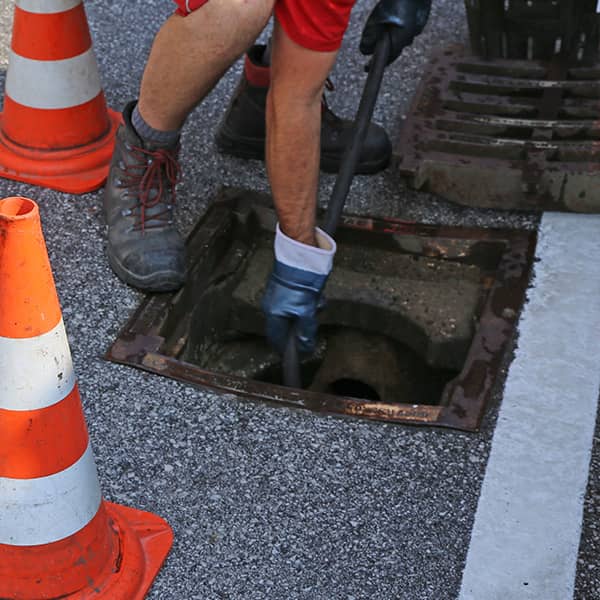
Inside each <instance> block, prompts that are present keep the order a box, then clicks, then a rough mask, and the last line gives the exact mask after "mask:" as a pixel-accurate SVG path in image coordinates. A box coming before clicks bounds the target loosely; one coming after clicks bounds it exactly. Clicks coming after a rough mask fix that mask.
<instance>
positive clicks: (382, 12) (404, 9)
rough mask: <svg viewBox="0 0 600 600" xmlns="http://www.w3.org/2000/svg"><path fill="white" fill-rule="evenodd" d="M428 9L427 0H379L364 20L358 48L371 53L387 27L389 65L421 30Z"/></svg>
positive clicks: (429, 3)
mask: <svg viewBox="0 0 600 600" xmlns="http://www.w3.org/2000/svg"><path fill="white" fill-rule="evenodd" d="M430 10H431V0H379V2H378V3H377V6H375V8H374V9H373V12H372V13H371V14H370V15H369V18H368V19H367V22H366V23H365V27H364V29H363V33H362V37H361V40H360V51H361V52H362V53H363V54H367V55H369V54H373V52H375V45H376V44H377V40H378V39H379V38H380V37H381V36H382V35H383V34H384V32H385V31H386V30H387V31H389V35H390V41H391V48H390V55H389V59H388V63H387V64H388V65H389V64H390V63H391V62H393V61H395V60H396V59H397V58H398V56H400V53H401V52H402V50H403V49H404V48H406V46H410V45H411V44H412V41H413V40H414V38H415V37H416V36H417V35H419V34H420V33H421V32H422V31H423V28H424V27H425V25H426V24H427V19H428V18H429V11H430Z"/></svg>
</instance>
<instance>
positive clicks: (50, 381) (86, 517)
mask: <svg viewBox="0 0 600 600" xmlns="http://www.w3.org/2000/svg"><path fill="white" fill-rule="evenodd" d="M172 535H173V534H172V531H171V529H170V527H169V526H168V525H167V523H165V521H163V520H162V519H161V518H160V517H157V516H156V515H153V514H150V513H147V512H142V511H138V510H134V509H131V508H126V507H124V506H119V505H116V504H112V503H110V502H105V501H103V500H102V496H101V492H100V486H99V482H98V476H97V473H96V466H95V462H94V456H93V453H92V450H91V447H90V444H89V439H88V432H87V428H86V424H85V419H84V416H83V412H82V407H81V401H80V398H79V392H78V389H77V383H76V380H75V375H74V374H73V366H72V363H71V353H70V350H69V345H68V342H67V337H66V334H65V328H64V325H63V321H62V316H61V311H60V307H59V304H58V298H57V295H56V290H55V287H54V280H53V277H52V272H51V270H50V263H49V261H48V257H47V254H46V246H45V243H44V238H43V235H42V230H41V226H40V219H39V211H38V207H37V205H36V204H35V202H33V201H32V200H28V199H25V198H7V199H4V200H0V598H11V599H14V600H33V599H34V598H35V599H36V600H37V599H42V598H78V599H79V598H97V597H98V598H106V599H110V600H136V599H141V598H143V597H144V595H145V593H146V592H147V590H148V589H149V587H150V585H151V584H152V581H153V579H154V577H155V576H156V574H157V572H158V570H159V569H160V566H161V564H162V562H163V561H164V559H165V557H166V555H167V553H168V552H169V549H170V547H171V543H172V539H173V537H172Z"/></svg>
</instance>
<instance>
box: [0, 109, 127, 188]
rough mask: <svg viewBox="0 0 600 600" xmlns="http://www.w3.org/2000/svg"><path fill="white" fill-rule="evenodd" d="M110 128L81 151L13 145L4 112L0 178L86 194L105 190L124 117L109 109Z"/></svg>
mask: <svg viewBox="0 0 600 600" xmlns="http://www.w3.org/2000/svg"><path fill="white" fill-rule="evenodd" d="M107 111H108V119H109V128H108V130H107V131H106V133H104V135H102V136H101V137H100V138H99V139H98V140H96V141H95V142H92V143H90V144H88V145H86V146H84V147H81V148H71V149H68V150H39V149H33V148H26V147H24V146H20V145H18V144H16V143H14V142H12V141H11V140H10V139H9V138H8V137H7V136H6V135H5V134H4V133H3V122H2V118H3V113H0V177H4V178H6V179H13V180H15V181H22V182H25V183H31V184H33V185H38V186H42V187H48V188H51V189H54V190H58V191H60V192H67V193H70V194H82V193H84V192H89V191H93V190H95V189H98V188H99V187H101V186H102V185H103V183H104V181H105V180H106V177H107V175H108V168H109V163H110V159H111V157H112V153H113V149H114V145H115V133H116V131H117V128H118V126H119V125H120V123H121V120H122V117H121V114H120V113H118V112H116V111H114V110H112V109H107Z"/></svg>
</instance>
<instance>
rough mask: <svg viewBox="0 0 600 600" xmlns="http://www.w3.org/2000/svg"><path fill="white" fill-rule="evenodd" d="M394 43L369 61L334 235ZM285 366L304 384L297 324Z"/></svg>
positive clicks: (339, 188) (381, 46)
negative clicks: (297, 343) (297, 345)
mask: <svg viewBox="0 0 600 600" xmlns="http://www.w3.org/2000/svg"><path fill="white" fill-rule="evenodd" d="M390 46H391V41H390V36H389V33H387V32H386V34H385V35H383V36H381V38H380V39H379V41H378V42H377V46H376V47H375V52H374V55H373V59H372V60H371V63H370V65H369V75H368V76H367V81H366V83H365V87H364V90H363V93H362V96H361V99H360V104H359V106H358V112H357V113H356V120H355V121H354V126H353V130H352V136H351V140H350V143H349V144H348V146H346V149H345V150H344V154H343V155H342V160H341V165H340V170H339V173H338V176H337V178H336V180H335V185H334V188H333V192H332V193H331V198H330V200H329V206H328V207H327V214H326V217H325V225H324V227H323V229H324V230H325V231H326V232H327V233H328V234H329V235H331V236H333V235H334V234H335V232H336V230H337V227H338V224H339V222H340V218H341V216H342V211H343V210H344V204H345V203H346V198H347V196H348V192H349V191H350V186H351V185H352V180H353V178H354V171H355V170H356V165H357V163H358V159H359V157H360V151H361V149H362V145H363V142H364V140H365V136H366V134H367V130H368V128H369V124H370V122H371V117H372V116H373V110H374V109H375V104H376V102H377V96H378V94H379V88H380V87H381V81H382V79H383V72H384V70H385V67H386V65H387V62H388V56H389V53H390ZM282 367H283V383H284V385H287V386H289V387H297V388H299V387H302V377H301V374H300V358H299V356H298V348H297V347H296V327H295V326H292V327H290V332H289V335H288V339H287V344H286V348H285V352H284V354H283V364H282Z"/></svg>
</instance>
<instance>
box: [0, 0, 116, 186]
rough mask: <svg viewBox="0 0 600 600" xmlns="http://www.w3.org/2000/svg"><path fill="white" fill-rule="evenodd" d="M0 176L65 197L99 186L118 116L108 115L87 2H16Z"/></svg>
mask: <svg viewBox="0 0 600 600" xmlns="http://www.w3.org/2000/svg"><path fill="white" fill-rule="evenodd" d="M12 33H13V35H12V44H11V50H10V53H9V65H8V71H7V73H6V87H5V96H4V112H3V113H0V176H1V177H6V178H9V179H16V180H17V181H25V182H27V183H33V184H36V185H41V186H45V187H50V188H53V189H57V190H60V191H64V192H71V193H76V194H78V193H82V192H87V191H90V190H94V189H96V188H98V187H100V186H101V185H102V183H103V182H104V180H105V179H106V176H107V174H108V166H109V162H110V159H111V156H112V150H113V146H114V134H115V131H116V128H117V126H118V124H119V121H120V115H119V114H118V113H116V112H114V111H111V110H109V109H107V107H106V101H105V99H104V93H103V91H102V86H101V83H100V76H99V74H98V66H97V64H96V59H95V57H94V53H93V50H92V40H91V37H90V32H89V28H88V24H87V19H86V16H85V10H84V7H83V2H82V0H43V1H40V0H16V6H15V15H14V25H13V32H12Z"/></svg>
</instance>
